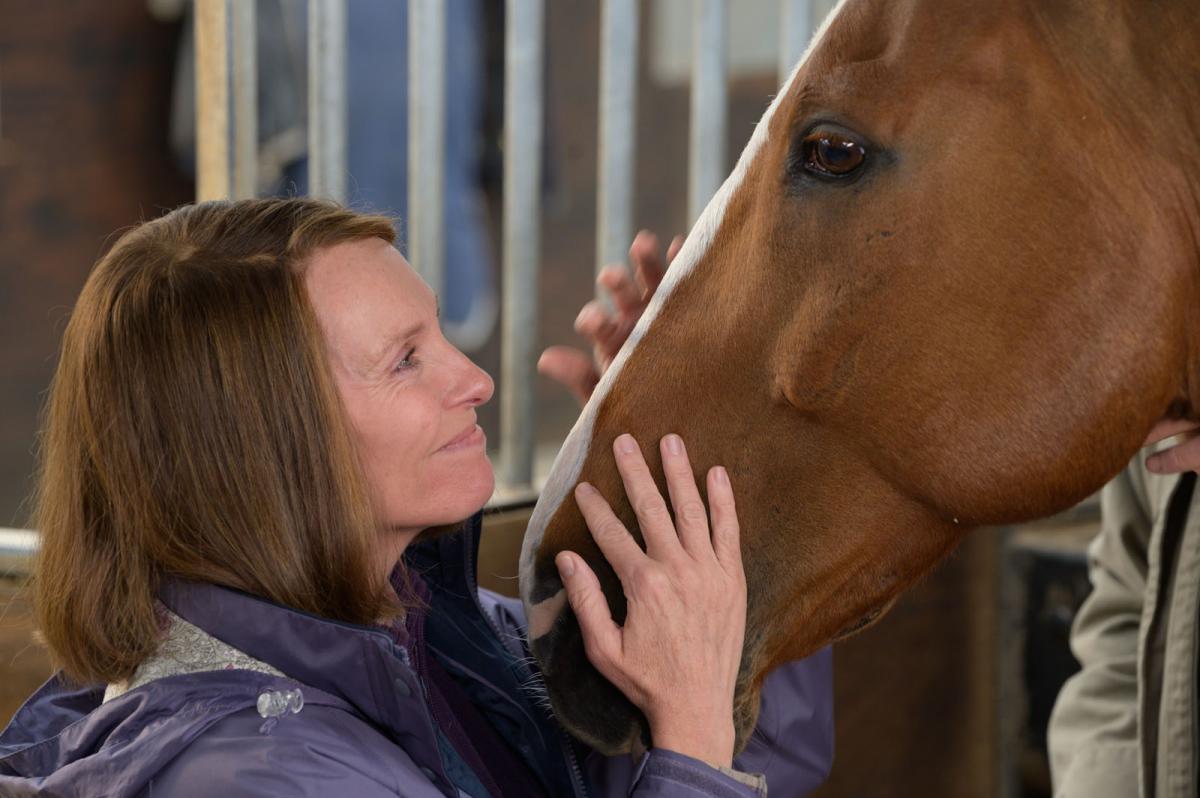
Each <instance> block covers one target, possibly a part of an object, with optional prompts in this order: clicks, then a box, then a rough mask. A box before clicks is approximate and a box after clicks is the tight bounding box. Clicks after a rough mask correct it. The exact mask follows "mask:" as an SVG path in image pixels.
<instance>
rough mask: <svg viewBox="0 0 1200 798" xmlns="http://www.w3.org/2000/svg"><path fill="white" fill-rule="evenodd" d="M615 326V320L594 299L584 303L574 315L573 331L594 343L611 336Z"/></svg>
mask: <svg viewBox="0 0 1200 798" xmlns="http://www.w3.org/2000/svg"><path fill="white" fill-rule="evenodd" d="M616 326H617V323H616V321H615V320H614V319H613V318H612V317H611V316H609V315H608V311H606V310H605V309H604V306H603V305H601V304H600V303H599V302H598V301H596V300H594V299H593V300H591V301H590V302H588V303H587V304H586V305H584V306H583V309H582V310H580V311H579V315H578V316H576V317H575V332H577V333H579V334H580V335H582V336H583V337H584V338H587V339H588V340H589V341H591V342H592V343H595V344H598V343H600V342H601V341H602V340H607V339H608V338H611V337H612V335H613V333H614V332H615V330H616Z"/></svg>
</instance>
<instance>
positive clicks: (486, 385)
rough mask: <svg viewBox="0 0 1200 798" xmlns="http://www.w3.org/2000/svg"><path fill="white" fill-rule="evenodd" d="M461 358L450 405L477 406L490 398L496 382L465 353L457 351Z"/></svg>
mask: <svg viewBox="0 0 1200 798" xmlns="http://www.w3.org/2000/svg"><path fill="white" fill-rule="evenodd" d="M459 356H460V357H461V358H462V368H461V370H460V371H459V375H458V381H457V384H456V385H455V390H454V391H453V396H452V398H453V401H452V402H451V405H453V406H457V405H459V404H465V405H467V406H468V407H478V406H479V405H482V404H485V403H486V402H487V401H488V400H489V399H491V398H492V394H493V393H495V391H496V384H495V383H494V382H493V381H492V377H491V375H489V374H488V373H487V372H486V371H484V370H483V369H481V368H479V366H476V365H475V364H474V363H473V362H471V359H470V358H468V357H467V356H466V355H463V354H462V353H459Z"/></svg>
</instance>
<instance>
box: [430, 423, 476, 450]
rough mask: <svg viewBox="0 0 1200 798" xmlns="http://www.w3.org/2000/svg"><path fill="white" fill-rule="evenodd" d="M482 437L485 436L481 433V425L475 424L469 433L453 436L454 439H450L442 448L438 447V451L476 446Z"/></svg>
mask: <svg viewBox="0 0 1200 798" xmlns="http://www.w3.org/2000/svg"><path fill="white" fill-rule="evenodd" d="M484 437H485V436H484V434H483V427H481V426H479V425H478V424H476V425H475V428H474V429H472V430H471V432H470V433H469V434H467V435H465V436H463V437H461V438H455V439H454V440H452V441H450V442H449V443H447V444H446V445H445V446H443V447H442V448H440V449H438V451H439V452H453V451H457V450H459V449H467V448H470V447H472V446H477V445H479V444H480V443H483V441H484Z"/></svg>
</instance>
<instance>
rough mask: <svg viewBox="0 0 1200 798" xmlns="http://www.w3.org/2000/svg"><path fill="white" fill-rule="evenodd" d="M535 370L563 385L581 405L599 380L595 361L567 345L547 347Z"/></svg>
mask: <svg viewBox="0 0 1200 798" xmlns="http://www.w3.org/2000/svg"><path fill="white" fill-rule="evenodd" d="M537 370H538V373H539V374H542V375H543V376H546V377H549V378H550V379H552V380H554V381H555V382H557V383H559V384H560V385H562V386H563V387H565V388H566V389H567V390H568V391H570V392H571V394H572V395H573V396H574V397H575V398H576V399H577V400H578V401H579V404H581V405H583V404H587V401H588V399H590V398H591V396H592V391H594V390H595V389H596V384H597V383H598V382H600V375H599V374H598V373H597V372H596V364H595V361H593V360H592V358H590V357H588V355H587V353H586V352H581V351H579V350H578V349H574V348H572V347H569V346H551V347H547V348H546V351H544V352H542V356H541V357H540V358H538V362H537Z"/></svg>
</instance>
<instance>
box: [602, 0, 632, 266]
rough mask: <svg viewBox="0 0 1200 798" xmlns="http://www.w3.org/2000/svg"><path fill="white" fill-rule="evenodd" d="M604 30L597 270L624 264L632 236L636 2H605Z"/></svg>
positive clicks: (617, 0)
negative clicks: (614, 263)
mask: <svg viewBox="0 0 1200 798" xmlns="http://www.w3.org/2000/svg"><path fill="white" fill-rule="evenodd" d="M600 31H601V32H600V136H599V138H600V153H599V158H598V170H597V183H598V186H599V188H598V189H597V197H596V270H597V271H599V270H600V269H602V268H603V267H604V266H605V265H606V264H609V263H613V262H619V261H624V260H625V252H626V250H627V248H628V247H629V242H630V240H631V238H632V236H633V165H634V131H635V129H636V126H635V120H636V119H637V63H638V6H637V3H636V2H635V0H604V10H603V18H602V21H601V27H600Z"/></svg>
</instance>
